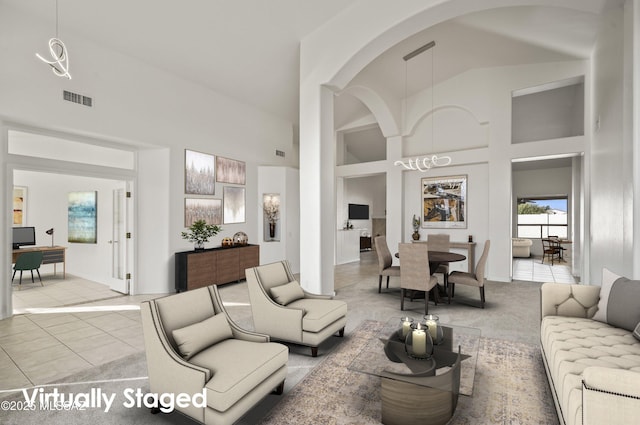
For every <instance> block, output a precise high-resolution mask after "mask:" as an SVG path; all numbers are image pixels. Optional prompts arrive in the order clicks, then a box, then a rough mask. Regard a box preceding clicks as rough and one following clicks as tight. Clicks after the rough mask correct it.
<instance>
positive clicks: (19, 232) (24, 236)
mask: <svg viewBox="0 0 640 425" xmlns="http://www.w3.org/2000/svg"><path fill="white" fill-rule="evenodd" d="M35 244H36V228H35V227H14V228H13V249H18V248H20V247H21V246H25V245H35Z"/></svg>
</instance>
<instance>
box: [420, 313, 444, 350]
mask: <svg viewBox="0 0 640 425" xmlns="http://www.w3.org/2000/svg"><path fill="white" fill-rule="evenodd" d="M423 325H424V326H425V327H426V328H427V329H428V330H429V334H430V335H431V339H432V340H433V343H434V344H435V345H440V344H442V341H443V340H444V333H443V331H442V326H440V318H439V317H438V316H436V315H435V314H426V315H425V316H424V321H423Z"/></svg>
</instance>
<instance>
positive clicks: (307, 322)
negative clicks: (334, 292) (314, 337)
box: [287, 298, 347, 332]
mask: <svg viewBox="0 0 640 425" xmlns="http://www.w3.org/2000/svg"><path fill="white" fill-rule="evenodd" d="M287 307H291V308H299V309H301V310H304V311H305V312H306V314H305V315H304V316H303V317H302V330H303V331H306V332H320V331H321V330H323V329H324V328H326V327H327V326H329V325H330V324H332V323H333V322H335V321H336V320H338V319H340V318H343V317H345V316H346V315H347V303H345V302H344V301H339V300H330V301H329V302H327V300H318V299H312V298H304V299H300V300H297V301H294V302H292V303H291V304H289V305H288V306H287Z"/></svg>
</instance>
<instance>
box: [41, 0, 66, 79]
mask: <svg viewBox="0 0 640 425" xmlns="http://www.w3.org/2000/svg"><path fill="white" fill-rule="evenodd" d="M49 54H50V55H51V58H52V59H53V60H47V59H45V58H43V57H42V56H41V55H40V54H39V53H36V57H37V58H38V59H40V60H41V61H42V62H44V63H46V64H47V65H49V66H50V67H51V70H52V71H53V73H54V74H56V75H57V76H58V77H66V78H68V79H71V74H69V52H68V51H67V48H66V47H65V45H64V43H63V42H62V40H60V39H59V38H58V0H56V36H55V37H54V38H52V39H50V40H49Z"/></svg>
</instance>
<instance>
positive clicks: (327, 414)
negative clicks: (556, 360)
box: [260, 321, 558, 425]
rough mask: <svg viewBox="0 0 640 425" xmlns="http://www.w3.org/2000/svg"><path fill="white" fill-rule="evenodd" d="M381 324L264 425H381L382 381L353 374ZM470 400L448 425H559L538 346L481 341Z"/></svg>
mask: <svg viewBox="0 0 640 425" xmlns="http://www.w3.org/2000/svg"><path fill="white" fill-rule="evenodd" d="M382 326H383V324H382V323H380V322H375V321H365V322H363V323H362V325H360V326H359V327H358V328H357V329H356V330H355V331H354V332H352V333H350V335H349V337H348V339H346V340H345V342H344V343H343V344H342V345H341V346H339V347H338V348H337V349H336V350H335V351H333V352H332V353H331V354H329V355H328V356H327V358H326V359H325V360H324V361H323V362H322V363H321V364H319V365H318V366H317V367H316V368H314V370H313V371H312V372H311V373H310V374H309V375H307V376H306V377H305V378H304V379H303V380H302V381H301V382H300V383H299V384H298V385H296V386H295V387H294V388H293V389H292V390H290V391H289V392H288V393H287V395H286V396H285V397H284V398H283V399H282V400H281V401H280V402H279V403H278V404H277V405H276V406H275V407H274V408H273V409H272V410H271V411H270V412H269V413H268V414H267V415H266V416H265V417H264V419H263V420H262V422H260V423H261V424H263V425H288V424H290V425H294V424H295V425H301V424H309V425H311V424H313V425H316V424H323V425H365V424H379V423H380V418H381V413H380V378H377V377H375V376H370V375H365V374H362V373H358V372H355V371H351V370H349V368H348V366H349V364H350V363H351V361H352V360H353V358H354V357H355V356H356V355H357V354H358V353H359V352H360V350H362V348H363V347H364V346H365V345H366V344H367V342H368V341H369V340H370V339H371V338H375V337H376V335H377V334H378V332H379V331H380V329H382ZM471 385H472V386H473V388H472V392H471V391H469V393H472V396H465V395H460V397H459V398H458V407H457V409H456V412H455V414H454V416H453V418H452V419H451V421H450V422H449V424H451V425H454V424H455V425H462V424H474V425H478V424H546V425H553V424H557V423H558V418H557V416H556V411H555V407H554V404H553V399H552V396H551V391H550V389H549V386H548V384H547V381H546V375H545V372H544V366H543V364H542V356H541V353H540V349H539V347H537V346H533V345H529V344H524V343H518V342H513V341H507V340H500V339H493V338H481V340H480V347H479V352H478V361H477V364H476V370H475V378H474V379H473V383H472V384H471Z"/></svg>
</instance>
